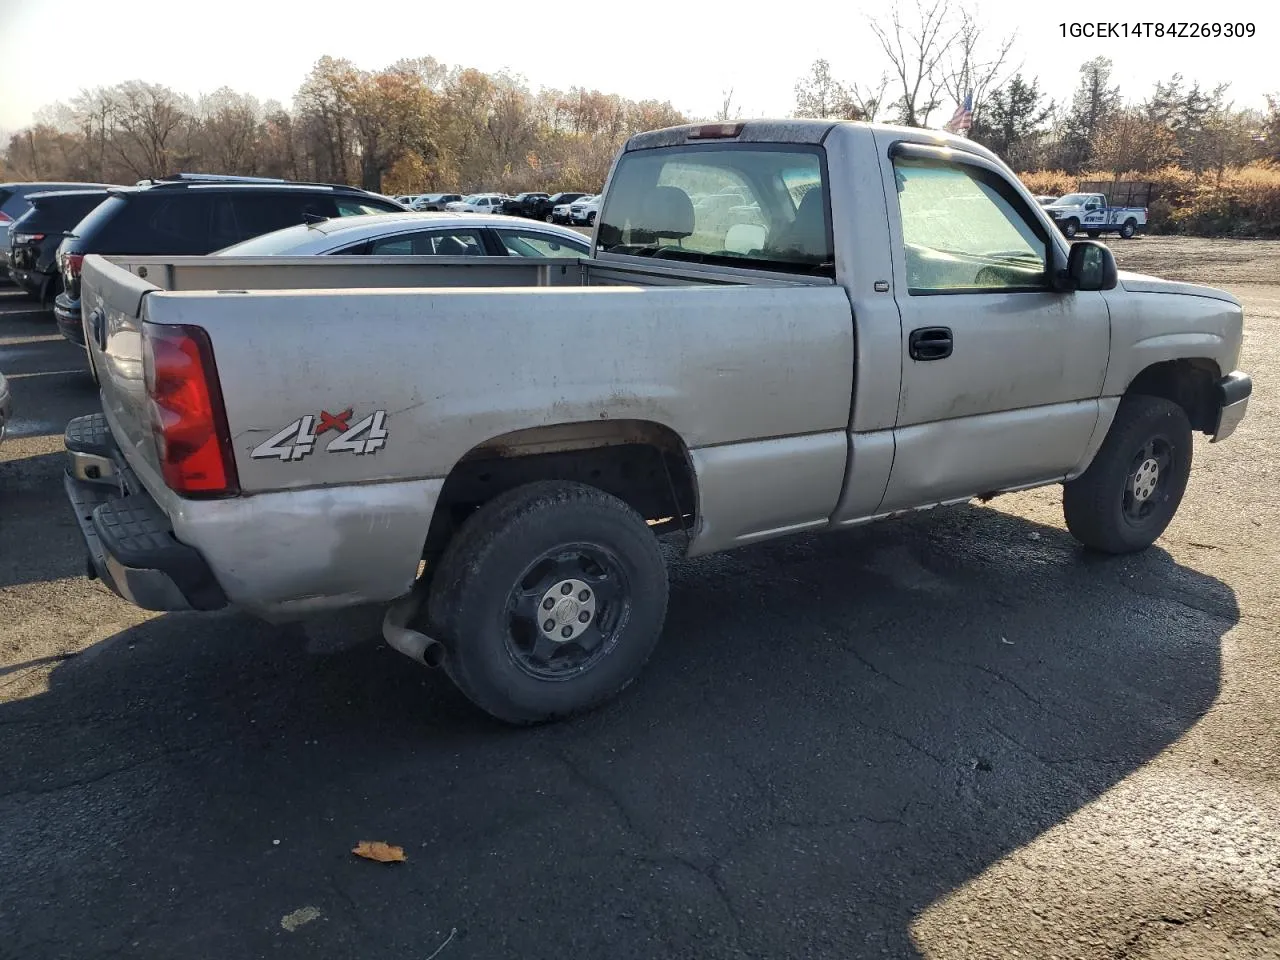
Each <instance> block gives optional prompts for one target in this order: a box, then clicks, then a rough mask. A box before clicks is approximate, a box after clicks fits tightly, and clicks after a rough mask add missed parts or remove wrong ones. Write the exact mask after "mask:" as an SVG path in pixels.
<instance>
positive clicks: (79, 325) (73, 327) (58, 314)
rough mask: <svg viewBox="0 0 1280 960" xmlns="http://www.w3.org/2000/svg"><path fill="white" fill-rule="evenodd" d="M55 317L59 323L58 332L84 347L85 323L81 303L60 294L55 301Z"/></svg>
mask: <svg viewBox="0 0 1280 960" xmlns="http://www.w3.org/2000/svg"><path fill="white" fill-rule="evenodd" d="M53 316H54V319H56V320H57V321H58V332H59V333H61V334H62V335H63V336H64V337H66V338H67V339H68V340H70V341H71V342H72V343H78V344H80V346H82V347H83V346H84V345H85V343H84V322H83V321H82V320H81V318H80V301H79V300H72V299H71V298H70V297H68V296H67V295H66V294H65V293H60V294H58V296H57V297H56V298H55V299H54V301H53Z"/></svg>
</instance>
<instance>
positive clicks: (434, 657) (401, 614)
mask: <svg viewBox="0 0 1280 960" xmlns="http://www.w3.org/2000/svg"><path fill="white" fill-rule="evenodd" d="M422 600H423V591H421V590H419V588H418V587H417V586H416V585H415V586H414V588H413V590H411V591H410V592H409V593H408V594H407V595H406V596H403V597H401V598H400V599H399V600H397V601H396V602H395V603H393V604H392V605H391V607H390V608H389V609H388V610H387V614H386V616H385V617H383V618H382V636H383V638H384V639H385V640H386V641H387V643H388V644H389V645H390V646H391V647H393V648H394V649H396V650H399V651H400V652H401V653H403V654H404V655H405V656H406V657H408V658H409V659H410V660H416V661H417V662H418V663H420V664H422V665H423V666H427V667H438V666H440V664H442V663H444V652H445V651H444V644H442V643H441V642H440V641H439V640H436V639H435V638H434V637H429V636H427V635H426V634H425V633H422V632H420V631H418V630H414V629H412V628H411V627H410V626H409V621H410V620H412V619H413V618H414V616H415V615H416V614H417V612H418V608H419V607H420V606H421V605H422Z"/></svg>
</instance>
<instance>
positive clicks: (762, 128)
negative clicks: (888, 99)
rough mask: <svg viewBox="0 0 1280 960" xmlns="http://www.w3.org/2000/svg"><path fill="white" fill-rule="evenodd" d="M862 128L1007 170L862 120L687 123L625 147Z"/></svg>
mask: <svg viewBox="0 0 1280 960" xmlns="http://www.w3.org/2000/svg"><path fill="white" fill-rule="evenodd" d="M857 128H862V129H866V130H871V131H874V132H875V133H878V134H887V135H889V136H891V137H896V138H898V139H902V140H910V141H912V142H914V143H932V144H934V145H936V146H939V147H949V148H951V149H953V150H964V151H965V152H967V153H972V154H976V155H977V156H980V157H983V158H985V159H987V160H991V161H992V162H994V163H999V164H1001V165H1002V166H1003V163H1002V161H1001V160H1000V158H999V157H997V156H996V155H995V154H994V153H992V152H991V151H990V150H988V149H987V148H986V147H984V146H982V144H980V143H975V142H974V141H972V140H969V139H966V138H965V137H958V136H955V135H954V134H950V133H945V132H944V131H942V130H930V129H926V128H924V127H901V126H896V125H894V124H889V123H867V122H865V121H862V120H814V119H803V118H791V119H786V118H784V119H779V120H773V119H762V120H740V121H736V122H728V123H685V124H680V125H679V126H674V127H664V128H663V129H661V130H650V131H648V132H645V133H637V134H636V135H635V136H633V137H631V138H630V139H629V140H628V141H627V142H626V145H625V146H624V147H623V150H624V151H631V150H649V149H652V148H654V147H673V146H676V145H678V144H684V143H689V142H691V141H692V142H695V143H698V142H703V141H713V140H732V141H734V142H735V143H802V144H820V143H822V142H823V141H824V140H826V139H827V137H828V136H830V135H831V133H832V131H834V130H838V129H839V130H850V129H857Z"/></svg>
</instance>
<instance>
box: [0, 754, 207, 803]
mask: <svg viewBox="0 0 1280 960" xmlns="http://www.w3.org/2000/svg"><path fill="white" fill-rule="evenodd" d="M221 746H222V745H221V744H200V745H196V746H190V747H176V748H173V749H169V750H162V751H161V752H160V753H157V754H155V755H154V756H150V757H143V758H142V759H140V760H135V761H132V762H130V763H125V764H120V765H118V766H114V767H111V768H109V769H107V770H103V771H100V772H99V773H95V774H93V775H92V776H88V777H80V778H78V779H74V780H67V781H64V782H62V783H57V784H53V785H51V786H40V787H17V788H15V789H13V790H6V791H4V792H3V793H0V800H7V799H9V798H10V797H16V796H21V795H24V794H25V795H26V796H31V797H40V796H48V795H50V794H54V793H62V792H64V791H67V790H78V789H80V788H82V787H88V786H92V785H93V784H95V783H101V782H102V781H103V780H108V779H110V778H111V777H116V776H119V775H120V774H122V773H129V772H130V771H133V770H137V769H138V768H139V767H145V766H147V765H149V764H153V763H157V762H163V761H166V760H171V759H173V758H175V757H180V756H184V755H195V754H200V753H209V752H212V751H214V750H217V749H219V748H220V747H221Z"/></svg>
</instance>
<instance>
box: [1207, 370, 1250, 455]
mask: <svg viewBox="0 0 1280 960" xmlns="http://www.w3.org/2000/svg"><path fill="white" fill-rule="evenodd" d="M1252 395H1253V380H1252V379H1251V378H1250V377H1249V375H1248V374H1247V373H1242V372H1241V371H1239V370H1236V371H1234V372H1233V373H1230V374H1228V375H1227V376H1225V377H1223V378H1222V379H1221V380H1219V381H1218V418H1217V423H1216V424H1215V425H1214V428H1213V433H1212V434H1211V435H1210V441H1209V442H1210V443H1217V442H1218V441H1220V440H1225V439H1227V437H1229V436H1231V435H1232V434H1233V433H1235V432H1236V427H1238V426H1240V421H1241V420H1243V419H1244V415H1245V413H1246V412H1247V411H1248V409H1249V397H1250V396H1252Z"/></svg>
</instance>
